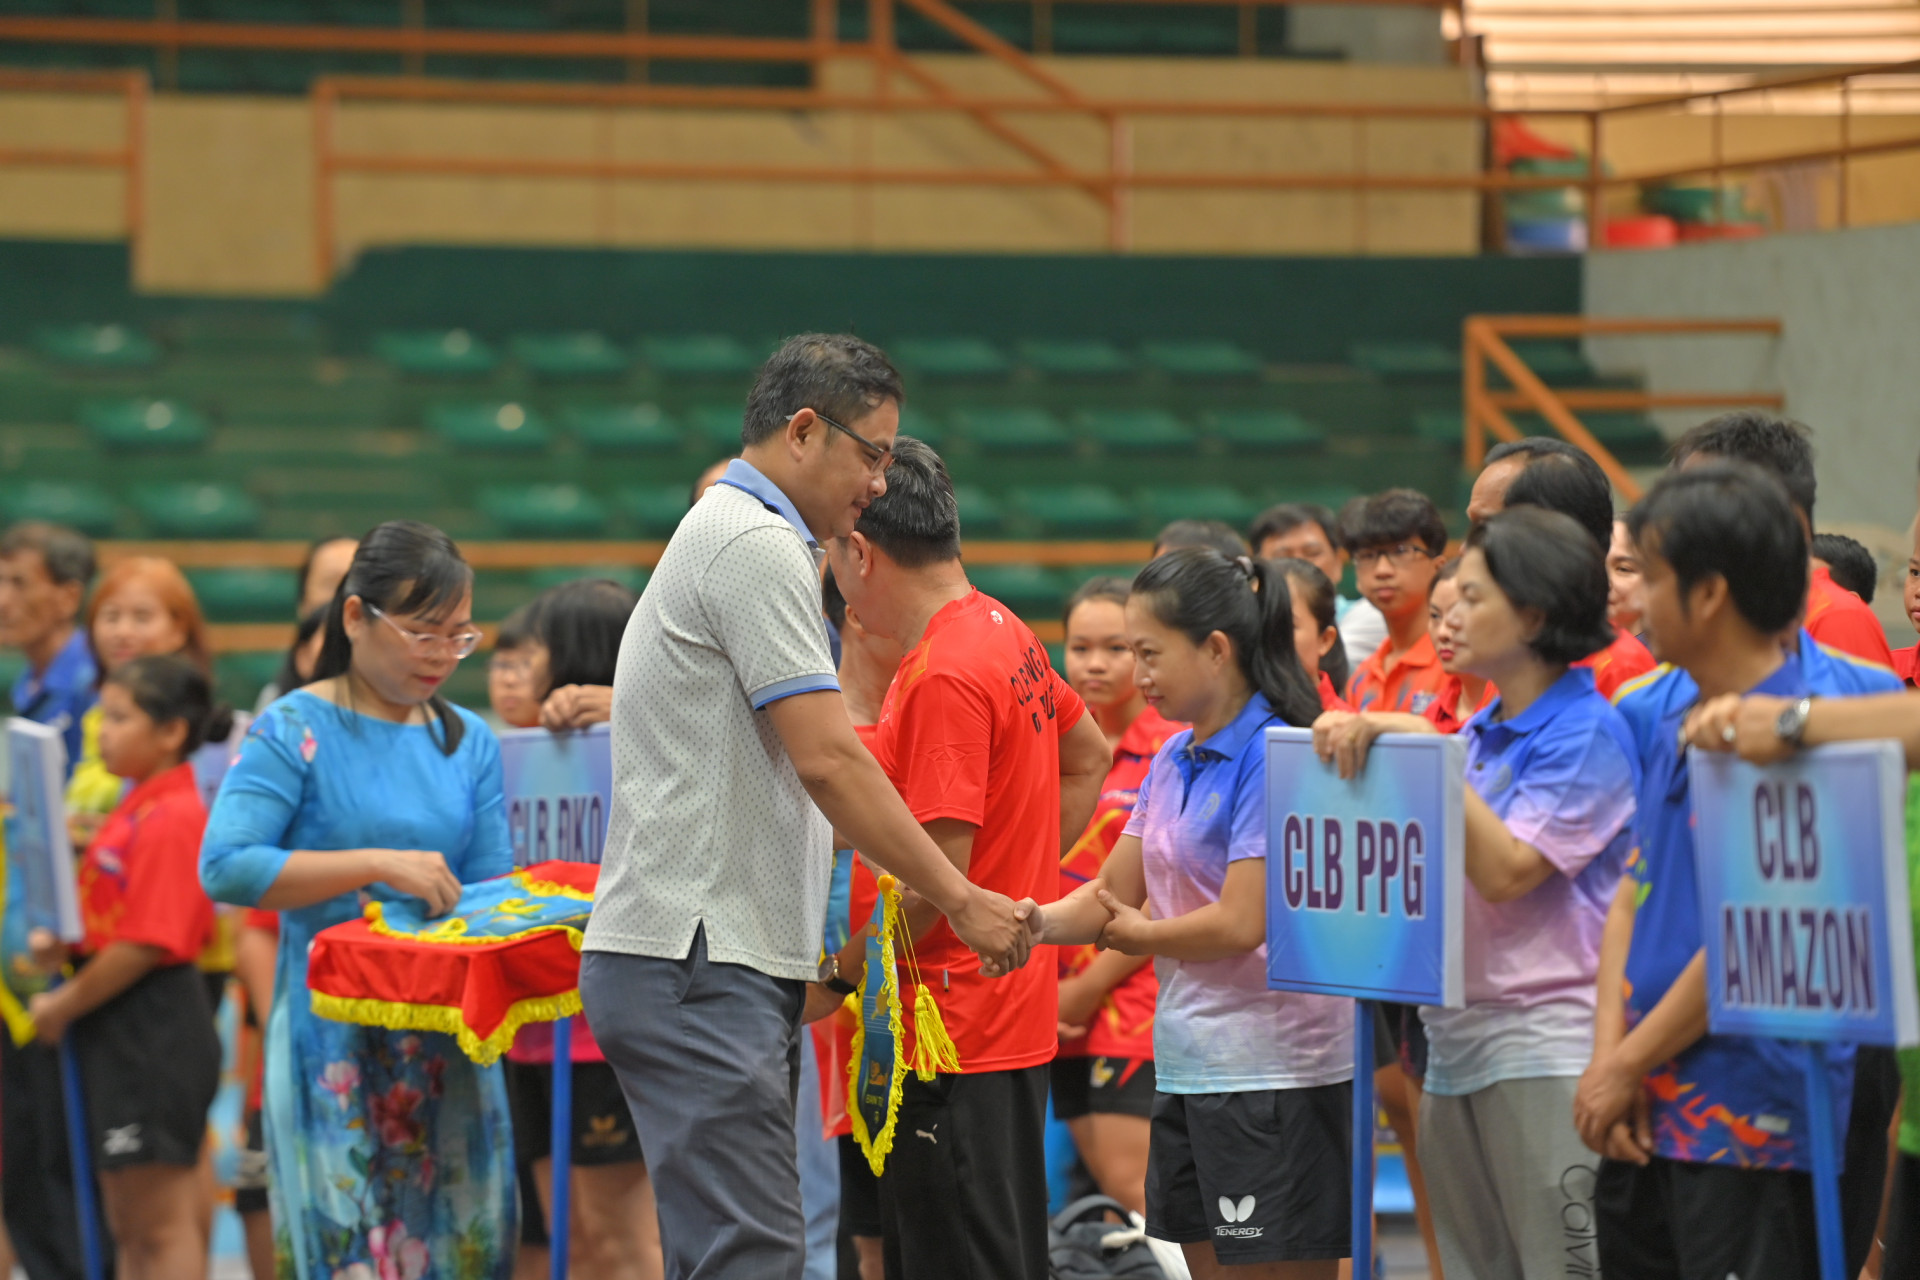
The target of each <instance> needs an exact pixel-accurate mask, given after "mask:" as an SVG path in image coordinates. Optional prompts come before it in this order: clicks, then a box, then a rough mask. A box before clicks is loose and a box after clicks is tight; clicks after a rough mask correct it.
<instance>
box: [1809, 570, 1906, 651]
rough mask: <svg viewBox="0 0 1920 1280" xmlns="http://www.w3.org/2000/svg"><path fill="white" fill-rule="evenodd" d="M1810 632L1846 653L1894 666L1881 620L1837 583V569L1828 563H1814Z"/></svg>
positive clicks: (1810, 582) (1810, 581) (1818, 640)
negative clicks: (1834, 578) (1834, 576)
mask: <svg viewBox="0 0 1920 1280" xmlns="http://www.w3.org/2000/svg"><path fill="white" fill-rule="evenodd" d="M1806 628H1807V633H1808V634H1809V635H1811V636H1812V637H1813V638H1814V641H1815V642H1816V643H1818V644H1823V645H1826V646H1827V647H1828V648H1829V649H1838V650H1839V651H1840V652H1842V653H1848V654H1852V655H1853V656H1854V657H1856V658H1864V659H1866V660H1867V661H1868V662H1877V663H1879V664H1880V665H1881V666H1883V667H1892V666H1893V649H1892V648H1891V647H1890V646H1889V645H1888V644H1887V633H1886V632H1885V631H1884V630H1883V629H1882V628H1881V626H1880V619H1878V618H1876V617H1874V616H1873V610H1872V609H1871V608H1869V607H1868V606H1867V604H1866V602H1865V601H1863V600H1861V599H1860V597H1859V596H1857V595H1855V594H1853V592H1851V591H1849V590H1847V589H1846V588H1845V587H1842V586H1839V585H1837V584H1836V583H1835V582H1834V580H1833V571H1832V570H1831V569H1829V568H1827V566H1826V565H1824V564H1816V565H1814V566H1813V575H1812V577H1811V579H1810V580H1809V581H1808V583H1807V621H1806Z"/></svg>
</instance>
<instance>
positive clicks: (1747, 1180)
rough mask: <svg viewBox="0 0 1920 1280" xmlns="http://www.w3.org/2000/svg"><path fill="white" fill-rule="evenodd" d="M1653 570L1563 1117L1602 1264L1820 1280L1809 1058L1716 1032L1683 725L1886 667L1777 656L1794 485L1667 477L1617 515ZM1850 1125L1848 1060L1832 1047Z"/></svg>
mask: <svg viewBox="0 0 1920 1280" xmlns="http://www.w3.org/2000/svg"><path fill="white" fill-rule="evenodd" d="M1628 528H1629V530H1630V532H1631V533H1632V536H1633V540H1634V544H1635V547H1636V550H1637V552H1638V554H1639V556H1640V559H1641V563H1642V567H1643V572H1644V575H1645V577H1644V579H1643V581H1644V595H1645V603H1646V614H1645V623H1646V626H1647V631H1648V640H1649V643H1650V644H1651V646H1652V649H1653V651H1654V654H1655V656H1657V657H1659V658H1660V659H1661V660H1662V661H1663V663H1665V664H1667V665H1663V666H1662V667H1660V668H1658V669H1656V670H1655V671H1653V672H1651V673H1649V674H1648V675H1646V676H1644V677H1642V678H1641V679H1640V680H1638V681H1635V682H1633V683H1631V684H1629V685H1627V686H1626V687H1625V688H1623V689H1622V691H1621V693H1620V695H1619V697H1618V700H1617V701H1616V703H1615V705H1616V706H1617V707H1618V709H1619V711H1620V713H1621V715H1622V716H1623V717H1624V718H1625V719H1626V721H1627V724H1628V727H1629V729H1630V730H1631V731H1632V733H1633V736H1634V740H1635V743H1636V745H1637V747H1638V750H1639V751H1640V755H1641V762H1642V766H1643V770H1644V773H1643V779H1642V782H1641V786H1640V794H1639V797H1638V800H1639V815H1638V818H1637V825H1638V829H1639V834H1640V848H1639V850H1638V852H1637V854H1635V855H1634V856H1632V857H1631V858H1630V860H1629V865H1628V871H1627V876H1626V878H1625V879H1624V880H1623V881H1622V884H1621V887H1620V890H1619V893H1618V894H1617V895H1616V897H1615V899H1614V903H1613V908H1612V912H1611V914H1610V915H1609V917H1608V922H1607V932H1606V937H1605V940H1604V942H1603V944H1602V949H1601V957H1600V978H1599V1003H1598V1008H1597V1011H1596V1015H1595V1029H1594V1056H1593V1062H1592V1065H1591V1066H1589V1067H1588V1069H1587V1072H1586V1074H1585V1076H1583V1077H1582V1079H1581V1082H1580V1089H1579V1092H1578V1095H1577V1097H1576V1099H1575V1103H1574V1119H1575V1123H1576V1124H1577V1125H1578V1126H1579V1128H1580V1132H1581V1137H1582V1138H1583V1139H1585V1141H1586V1142H1587V1144H1588V1145H1589V1146H1591V1147H1592V1148H1593V1149H1595V1150H1596V1151H1599V1152H1600V1153H1601V1154H1602V1155H1603V1156H1605V1157H1606V1159H1605V1160H1604V1161H1603V1162H1602V1164H1601V1168H1600V1174H1599V1182H1598V1186H1597V1189H1596V1194H1595V1198H1594V1209H1595V1216H1596V1227H1597V1232H1598V1238H1599V1246H1600V1266H1601V1270H1602V1271H1603V1272H1611V1273H1612V1274H1614V1275H1621V1276H1633V1277H1635V1280H1639V1278H1641V1277H1652V1278H1656V1280H1664V1278H1671V1280H1726V1277H1727V1276H1729V1275H1737V1276H1739V1277H1740V1278H1741V1280H1770V1278H1771V1277H1782V1278H1785V1277H1796V1278H1797V1277H1804V1276H1808V1275H1812V1274H1815V1273H1816V1272H1817V1270H1818V1266H1817V1262H1816V1260H1815V1259H1816V1240H1815V1229H1814V1218H1813V1192H1812V1183H1811V1179H1810V1177H1809V1175H1808V1173H1807V1172H1806V1171H1807V1169H1808V1167H1809V1164H1810V1152H1809V1150H1808V1146H1807V1131H1808V1124H1807V1117H1806V1113H1805V1104H1804V1101H1803V1096H1804V1084H1803V1079H1804V1077H1803V1070H1802V1068H1803V1065H1804V1063H1805V1061H1806V1058H1805V1050H1804V1049H1803V1048H1801V1047H1798V1046H1790V1045H1787V1044H1784V1043H1781V1042H1778V1041H1772V1040H1757V1039H1746V1038H1742V1037H1734V1036H1716V1035H1709V1034H1707V995H1706V962H1705V954H1704V952H1703V951H1702V939H1701V935H1700V913H1699V898H1698V891H1697V888H1696V885H1695V879H1694V847H1693V827H1692V816H1693V813H1692V796H1691V792H1690V788H1689V780H1688V773H1687V758H1686V754H1685V749H1684V746H1683V745H1682V743H1681V740H1680V734H1681V730H1682V727H1683V724H1684V721H1685V718H1686V716H1687V714H1688V712H1689V711H1690V710H1691V709H1692V708H1693V706H1694V705H1695V703H1697V702H1699V701H1701V700H1702V699H1703V698H1711V697H1716V696H1719V695H1723V694H1728V693H1757V694H1769V695H1773V696H1776V697H1782V698H1787V699H1791V700H1792V704H1791V706H1792V709H1793V711H1794V714H1793V715H1791V716H1786V717H1783V718H1782V721H1783V722H1782V724H1781V726H1780V730H1781V733H1782V735H1783V736H1786V737H1789V738H1791V737H1792V736H1794V735H1795V734H1796V733H1797V732H1798V731H1799V730H1798V728H1797V725H1798V724H1803V723H1804V720H1805V712H1804V708H1805V706H1806V703H1805V702H1804V699H1807V698H1810V697H1840V696H1847V695H1850V694H1856V693H1864V692H1880V691H1883V690H1885V691H1891V690H1893V689H1896V688H1898V682H1897V681H1896V680H1895V679H1894V677H1893V676H1892V675H1891V673H1887V674H1886V675H1885V676H1884V677H1881V678H1879V679H1878V680H1877V681H1876V678H1875V677H1876V673H1874V672H1873V671H1871V670H1869V669H1867V668H1865V667H1860V666H1855V665H1852V664H1843V663H1839V662H1837V661H1835V660H1833V659H1832V658H1831V657H1830V656H1828V655H1825V654H1824V653H1823V652H1822V651H1820V650H1819V649H1818V648H1817V647H1816V646H1814V645H1812V644H1811V643H1810V642H1809V641H1806V640H1805V638H1804V637H1803V643H1802V644H1800V645H1799V646H1797V647H1796V646H1783V645H1782V643H1781V641H1780V637H1781V636H1782V634H1783V633H1787V634H1792V631H1791V629H1792V627H1793V624H1794V621H1795V619H1796V618H1797V617H1798V615H1799V613H1800V610H1801V607H1802V605H1803V603H1804V602H1805V600H1806V593H1807V572H1808V570H1807V544H1806V533H1805V530H1804V528H1803V527H1802V525H1801V523H1800V521H1799V519H1798V518H1797V517H1796V515H1795V513H1794V510H1793V507H1792V505H1791V504H1790V502H1789V500H1788V497H1787V494H1786V491H1785V490H1784V489H1783V488H1782V487H1781V486H1780V484H1779V482H1778V481H1777V480H1775V479H1774V478H1773V477H1771V476H1769V475H1767V474H1766V473H1765V472H1763V471H1761V470H1759V469H1757V468H1755V467H1753V466H1751V465H1748V464H1745V463H1737V462H1713V463H1702V464H1699V465H1696V466H1693V467H1690V468H1688V469H1687V470H1684V471H1680V472H1676V473H1673V474H1670V475H1668V476H1667V477H1665V478H1664V479H1662V480H1661V482H1660V483H1659V484H1658V485H1656V486H1655V487H1654V489H1653V490H1652V492H1650V493H1649V494H1648V495H1647V497H1646V498H1645V499H1644V500H1643V501H1642V502H1641V503H1640V505H1639V506H1638V507H1636V508H1635V509H1634V511H1633V513H1632V514H1631V515H1630V516H1629V517H1628ZM1829 1058H1830V1062H1831V1069H1832V1076H1833V1081H1832V1083H1833V1091H1834V1099H1835V1116H1834V1123H1835V1131H1836V1132H1845V1131H1846V1123H1847V1114H1848V1111H1847V1109H1848V1106H1849V1102H1850V1095H1851V1090H1852V1084H1853V1055H1852V1051H1851V1049H1850V1048H1845V1047H1836V1048H1835V1049H1834V1050H1833V1051H1831V1052H1830V1054H1829Z"/></svg>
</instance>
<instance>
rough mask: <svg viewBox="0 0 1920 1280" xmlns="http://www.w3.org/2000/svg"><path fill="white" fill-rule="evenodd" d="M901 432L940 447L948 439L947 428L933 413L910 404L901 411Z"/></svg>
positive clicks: (936, 447)
mask: <svg viewBox="0 0 1920 1280" xmlns="http://www.w3.org/2000/svg"><path fill="white" fill-rule="evenodd" d="M900 434H901V435H903V436H912V437H913V438H914V439H915V440H918V441H920V442H921V443H922V444H930V445H932V446H933V447H934V448H935V449H938V448H939V447H940V446H941V445H942V444H943V443H944V442H945V441H946V438H947V429H946V426H945V425H944V424H942V423H941V421H940V419H938V418H936V417H935V416H934V415H933V414H931V413H928V412H927V411H926V410H925V409H921V408H917V407H915V406H911V405H909V406H908V407H907V408H904V409H902V410H901V411H900Z"/></svg>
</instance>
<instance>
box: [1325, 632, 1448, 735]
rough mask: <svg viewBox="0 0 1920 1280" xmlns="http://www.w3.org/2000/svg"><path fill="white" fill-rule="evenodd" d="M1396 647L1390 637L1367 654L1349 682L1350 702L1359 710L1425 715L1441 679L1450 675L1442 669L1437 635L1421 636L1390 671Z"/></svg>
mask: <svg viewBox="0 0 1920 1280" xmlns="http://www.w3.org/2000/svg"><path fill="white" fill-rule="evenodd" d="M1392 647H1393V637H1392V636H1388V637H1387V638H1386V639H1385V640H1382V641H1381V642H1380V647H1379V648H1378V649H1375V650H1374V651H1373V652H1372V653H1371V654H1369V655H1367V660H1366V661H1365V662H1363V663H1361V664H1360V669H1359V670H1358V671H1356V672H1354V673H1353V679H1351V680H1349V681H1348V682H1347V701H1348V702H1351V703H1352V704H1353V709H1354V710H1356V711H1408V712H1412V713H1413V714H1414V715H1416V716H1417V715H1424V714H1425V713H1426V710H1427V706H1428V704H1429V703H1431V702H1432V701H1433V698H1434V694H1435V693H1437V692H1438V691H1439V689H1440V685H1441V682H1442V681H1444V680H1445V679H1446V678H1447V673H1446V672H1444V671H1442V670H1441V669H1440V655H1439V654H1437V653H1435V652H1434V651H1433V638H1432V637H1431V636H1424V635H1423V636H1421V637H1420V639H1419V640H1418V641H1417V642H1416V643H1415V644H1414V645H1413V647H1412V648H1410V649H1408V650H1407V651H1406V652H1405V653H1403V654H1401V655H1400V660H1399V661H1398V662H1396V663H1394V664H1393V670H1391V671H1389V670H1387V653H1388V651H1389V650H1391V649H1392Z"/></svg>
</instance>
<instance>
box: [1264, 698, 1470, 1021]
mask: <svg viewBox="0 0 1920 1280" xmlns="http://www.w3.org/2000/svg"><path fill="white" fill-rule="evenodd" d="M1266 750H1267V984H1268V985H1269V986H1271V987H1275V988H1279V989H1282V990H1288V991H1312V992H1317V993H1320V994H1323V995H1341V996H1355V997H1358V998H1360V999H1366V1000H1397V1001H1402V1002H1405V1003H1409V1004H1432V1005H1448V1006H1458V1005H1460V1004H1462V1003H1464V1001H1465V979H1464V976H1463V970H1462V967H1461V955H1462V953H1461V932H1460V921H1461V893H1462V890H1463V885H1464V867H1465V863H1464V853H1465V847H1466V844H1465V841H1466V825H1465V823H1466V819H1465V813H1464V809H1463V807H1462V794H1463V787H1464V778H1465V773H1466V744H1465V743H1464V742H1462V741H1461V740H1460V739H1459V738H1457V737H1438V736H1433V735H1427V734H1384V735H1382V736H1381V737H1380V738H1379V739H1377V740H1376V741H1375V742H1374V744H1373V748H1372V750H1371V752H1370V753H1369V755H1368V758H1367V767H1366V768H1365V769H1364V770H1362V771H1361V774H1360V776H1359V777H1358V778H1355V779H1353V780H1351V781H1342V780H1341V778H1340V776H1339V774H1338V773H1336V772H1335V771H1334V769H1333V767H1332V766H1331V765H1327V764H1323V763H1321V761H1320V758H1319V757H1318V756H1317V755H1315V754H1314V751H1313V731H1312V730H1310V729H1268V730H1267V741H1266Z"/></svg>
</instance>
